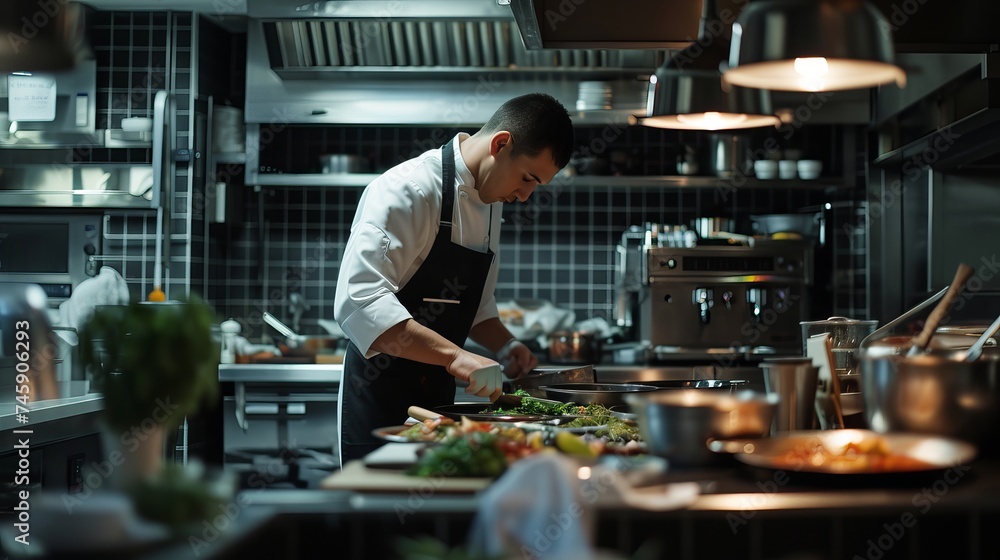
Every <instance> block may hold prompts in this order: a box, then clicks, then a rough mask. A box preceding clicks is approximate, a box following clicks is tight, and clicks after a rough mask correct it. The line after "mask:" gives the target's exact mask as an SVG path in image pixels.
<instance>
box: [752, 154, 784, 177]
mask: <svg viewBox="0 0 1000 560" xmlns="http://www.w3.org/2000/svg"><path fill="white" fill-rule="evenodd" d="M753 172H754V175H756V176H757V178H758V179H774V178H775V177H776V176H777V174H778V162H776V161H774V160H772V159H761V160H757V161H755V162H753Z"/></svg>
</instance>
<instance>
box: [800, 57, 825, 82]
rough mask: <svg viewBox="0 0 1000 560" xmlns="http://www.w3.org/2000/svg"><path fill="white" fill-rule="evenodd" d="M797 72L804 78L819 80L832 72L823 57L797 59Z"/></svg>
mask: <svg viewBox="0 0 1000 560" xmlns="http://www.w3.org/2000/svg"><path fill="white" fill-rule="evenodd" d="M795 71H796V72H798V74H799V75H800V76H802V77H803V78H806V79H809V80H818V79H820V78H824V77H826V75H827V73H829V72H830V65H829V64H827V62H826V59H825V58H823V57H821V56H819V57H809V58H796V59H795Z"/></svg>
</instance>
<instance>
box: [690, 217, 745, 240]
mask: <svg viewBox="0 0 1000 560" xmlns="http://www.w3.org/2000/svg"><path fill="white" fill-rule="evenodd" d="M691 225H692V227H693V228H694V230H695V231H696V232H698V237H701V238H702V239H707V238H710V237H715V236H716V235H718V234H719V233H733V230H734V229H736V220H733V219H732V218H697V219H695V220H694V221H693V222H692V223H691Z"/></svg>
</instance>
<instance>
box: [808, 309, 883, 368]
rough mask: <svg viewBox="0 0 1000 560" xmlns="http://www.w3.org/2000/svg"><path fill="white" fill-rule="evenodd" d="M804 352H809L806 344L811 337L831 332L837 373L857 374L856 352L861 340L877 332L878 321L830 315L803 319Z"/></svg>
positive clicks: (834, 365)
mask: <svg viewBox="0 0 1000 560" xmlns="http://www.w3.org/2000/svg"><path fill="white" fill-rule="evenodd" d="M799 325H800V326H801V327H802V353H803V355H805V354H807V353H808V352H807V348H806V344H807V341H808V340H809V338H810V337H812V336H814V335H817V334H822V333H830V338H831V339H832V340H833V361H834V364H833V367H834V369H835V370H836V373H837V375H856V374H857V373H858V368H857V358H856V357H855V354H856V353H857V351H858V349H859V348H860V347H861V341H862V340H864V339H865V338H866V337H867V336H868V335H870V334H871V333H873V332H875V327H877V326H878V321H864V320H857V319H848V318H847V317H830V318H829V319H826V320H823V321H802V322H801V323H799Z"/></svg>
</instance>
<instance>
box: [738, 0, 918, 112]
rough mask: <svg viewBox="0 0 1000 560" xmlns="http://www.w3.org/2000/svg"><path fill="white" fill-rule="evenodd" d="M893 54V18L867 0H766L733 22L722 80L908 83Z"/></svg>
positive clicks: (784, 85) (805, 85) (778, 85)
mask: <svg viewBox="0 0 1000 560" xmlns="http://www.w3.org/2000/svg"><path fill="white" fill-rule="evenodd" d="M894 56H895V55H894V48H893V44H892V31H891V30H890V27H889V23H888V22H887V21H886V19H885V17H884V16H883V15H882V13H881V12H879V10H878V9H877V8H875V7H874V6H872V5H871V4H869V3H868V2H865V1H864V0H760V1H754V2H750V4H748V5H747V6H746V7H745V8H744V9H743V12H742V13H741V14H740V17H739V18H738V19H737V21H736V22H735V23H734V24H733V38H732V48H731V51H730V54H729V68H727V69H725V70H724V73H723V80H725V81H726V82H727V83H729V84H732V85H735V86H743V87H751V88H762V89H769V90H783V91H806V92H809V91H837V90H845V89H861V88H869V87H875V86H878V85H882V84H887V83H891V82H895V83H896V84H898V85H899V87H903V86H904V85H905V84H906V73H905V72H904V71H903V69H902V68H900V67H899V66H896V64H895V62H894Z"/></svg>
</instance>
